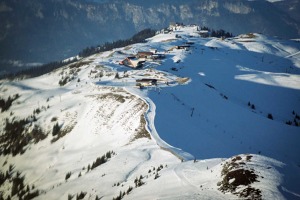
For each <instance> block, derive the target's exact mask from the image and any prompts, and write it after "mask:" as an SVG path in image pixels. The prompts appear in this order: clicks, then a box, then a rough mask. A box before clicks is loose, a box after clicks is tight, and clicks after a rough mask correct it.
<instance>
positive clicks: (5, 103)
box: [0, 94, 20, 112]
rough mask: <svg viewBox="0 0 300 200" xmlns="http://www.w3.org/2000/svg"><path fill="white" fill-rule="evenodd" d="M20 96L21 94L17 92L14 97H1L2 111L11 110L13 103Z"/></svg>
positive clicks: (0, 106) (0, 105)
mask: <svg viewBox="0 0 300 200" xmlns="http://www.w3.org/2000/svg"><path fill="white" fill-rule="evenodd" d="M19 97H20V95H19V94H15V95H14V96H13V97H11V96H9V97H8V99H7V100H5V99H2V98H0V108H1V112H4V111H6V110H9V108H10V106H11V105H12V103H13V102H14V101H15V100H16V99H18V98H19Z"/></svg>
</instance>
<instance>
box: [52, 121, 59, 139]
mask: <svg viewBox="0 0 300 200" xmlns="http://www.w3.org/2000/svg"><path fill="white" fill-rule="evenodd" d="M59 131H60V126H59V125H58V122H56V124H55V125H54V126H53V128H52V135H53V136H56V135H57V134H58V133H59Z"/></svg>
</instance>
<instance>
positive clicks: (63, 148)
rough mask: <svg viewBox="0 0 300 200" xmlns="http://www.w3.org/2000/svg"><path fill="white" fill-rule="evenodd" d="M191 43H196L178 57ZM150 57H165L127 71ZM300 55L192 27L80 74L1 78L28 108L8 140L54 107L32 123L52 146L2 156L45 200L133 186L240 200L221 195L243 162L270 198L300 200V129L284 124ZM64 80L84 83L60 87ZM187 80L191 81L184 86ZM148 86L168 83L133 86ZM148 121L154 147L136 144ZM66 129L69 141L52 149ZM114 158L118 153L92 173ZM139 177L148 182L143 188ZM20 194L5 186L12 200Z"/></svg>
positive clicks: (293, 45) (170, 195)
mask: <svg viewBox="0 0 300 200" xmlns="http://www.w3.org/2000/svg"><path fill="white" fill-rule="evenodd" d="M176 36H177V37H176ZM178 36H180V37H178ZM186 42H193V43H194V44H193V45H191V48H190V49H188V50H177V49H174V48H173V47H174V46H176V45H183V44H185V43H186ZM150 48H154V49H157V50H158V51H159V52H165V53H166V58H165V59H163V60H161V61H147V62H146V64H145V67H144V68H143V69H138V70H132V69H130V68H127V67H125V66H120V65H119V64H118V63H119V61H120V60H123V59H124V58H125V57H126V56H129V55H131V54H134V53H137V52H138V51H148V50H149V49H150ZM299 51H300V44H299V43H298V42H297V41H284V40H279V39H276V38H269V37H266V36H264V35H260V34H253V35H252V34H251V37H249V35H248V36H247V35H241V36H238V37H235V38H231V39H225V40H221V39H218V38H201V37H199V36H198V32H197V29H196V28H195V27H194V26H188V27H181V28H179V29H178V30H177V31H173V32H171V33H168V34H159V35H156V36H154V37H153V38H150V39H148V40H147V43H141V44H134V45H131V46H129V47H124V48H119V49H114V50H112V51H108V52H104V53H100V54H96V55H93V56H90V57H88V58H84V59H83V60H81V61H79V62H81V63H83V64H82V65H81V66H80V67H79V68H75V70H77V69H78V70H77V71H76V72H72V73H71V71H72V70H74V69H73V68H72V69H71V68H70V65H68V66H65V67H63V68H60V69H57V70H56V71H54V72H52V73H49V74H45V75H43V76H40V77H37V78H31V79H26V80H14V81H6V80H2V81H1V82H0V91H1V96H0V97H1V98H3V99H7V98H8V97H9V96H12V95H14V94H17V93H18V94H19V95H20V98H18V99H17V100H16V101H14V102H13V104H12V106H11V108H10V109H9V110H8V111H5V112H2V113H1V117H0V118H1V124H2V125H3V126H2V125H1V126H2V127H1V128H0V130H1V133H2V134H3V131H4V124H5V119H6V118H8V119H12V118H13V117H15V118H17V119H23V118H26V117H28V116H30V115H32V113H33V110H34V109H36V108H41V107H43V106H44V108H45V109H44V110H43V109H42V111H41V113H40V114H38V115H37V121H36V122H33V124H36V125H38V126H40V127H41V128H42V130H43V131H44V132H45V133H48V136H47V138H46V139H44V140H42V141H40V142H38V143H37V144H34V143H33V142H31V143H30V144H29V145H27V146H26V151H25V153H24V154H18V155H16V156H12V155H11V154H10V155H1V156H0V165H1V166H2V167H1V170H2V172H5V170H7V169H8V168H9V164H12V165H14V166H15V170H16V171H20V172H22V175H25V182H26V184H28V185H33V184H34V185H35V187H36V188H37V189H38V190H40V191H41V193H40V195H39V196H38V197H36V199H68V195H75V197H74V199H75V198H76V194H79V193H80V192H81V191H83V192H86V195H85V197H84V199H95V197H96V196H98V197H99V198H101V199H113V198H116V197H117V196H118V195H119V193H120V191H122V192H123V191H125V192H126V191H127V189H128V188H129V186H131V187H133V190H132V191H131V192H130V193H129V194H126V195H125V196H124V197H123V198H124V199H236V198H239V197H238V196H236V195H234V194H231V193H222V192H221V191H220V190H218V188H219V187H218V182H220V181H222V176H221V171H222V167H223V166H224V163H226V162H227V161H229V160H230V158H231V157H233V156H236V155H252V156H253V158H252V160H251V162H249V163H246V165H245V167H246V168H247V169H253V170H254V171H255V172H256V173H258V175H259V179H258V180H259V182H254V183H252V184H251V186H252V187H254V188H258V189H260V190H261V192H262V198H263V199H299V196H300V187H299V185H300V147H299V141H300V128H299V126H298V127H297V126H294V125H287V124H286V122H287V121H292V122H293V120H294V116H295V115H294V114H293V112H294V113H297V114H298V113H299V114H300V58H299V56H298V57H297V56H290V55H294V54H296V53H297V52H299ZM178 60H180V62H178V63H176V61H178ZM100 72H101V73H102V77H99V76H97V74H99V73H100ZM116 72H118V73H119V75H120V77H121V78H120V79H115V78H114V77H115V73H116ZM66 74H71V75H70V76H74V77H75V78H74V80H72V81H70V82H68V83H67V84H66V85H64V86H59V84H58V82H59V80H60V79H61V77H63V76H66ZM125 74H127V76H124V75H125ZM184 77H187V78H188V81H187V82H185V83H178V82H177V81H176V80H178V78H184ZM141 78H155V79H158V85H157V86H151V87H148V88H145V89H139V88H137V87H135V81H136V79H141ZM166 83H168V84H166ZM248 102H250V103H251V104H254V105H255V109H251V108H250V106H248ZM48 106H49V107H48ZM47 107H48V108H47ZM268 114H272V116H273V120H271V119H268V117H267V115H268ZM299 114H298V115H299ZM54 117H56V118H57V120H56V121H53V120H52V119H53V118H54ZM142 117H144V119H145V121H146V124H145V128H146V130H147V131H148V132H149V133H150V135H151V139H150V138H146V137H142V138H136V134H137V132H139V129H140V128H141V124H142V121H143V120H141V118H142ZM56 122H58V123H59V124H60V125H61V126H62V128H64V129H68V128H69V129H70V131H69V132H68V133H67V134H66V135H65V136H64V137H62V138H61V139H59V140H58V141H56V142H51V140H52V139H53V136H52V127H53V125H54V124H55V123H56ZM299 122H300V120H299ZM108 151H114V152H115V153H116V155H113V156H112V158H111V159H109V160H108V161H107V162H106V163H104V164H102V165H100V166H98V167H97V168H95V169H93V170H91V171H89V172H87V166H88V165H89V164H90V165H91V164H92V163H93V162H94V161H95V160H96V158H97V157H101V156H102V155H103V154H105V153H106V152H108ZM195 161H196V162H195ZM160 166H163V168H162V169H161V170H160V171H159V172H158V174H159V178H157V179H155V178H154V177H155V174H153V172H155V171H156V170H157V168H158V167H160ZM68 172H71V177H70V178H69V179H68V180H65V176H66V174H67V173H68ZM79 173H80V174H81V176H80V177H78V175H79ZM140 176H143V177H144V178H143V181H144V183H145V184H144V185H142V186H141V187H135V183H134V180H135V179H136V178H137V177H140ZM261 177H264V178H261ZM231 181H234V180H231ZM10 187H11V185H10V184H9V183H7V182H5V183H3V184H2V185H1V186H0V191H1V192H2V193H3V195H4V197H7V196H8V195H10V193H9V191H10V190H9V188H10ZM242 189H243V187H241V188H240V190H242ZM13 198H14V199H17V197H16V196H14V197H13Z"/></svg>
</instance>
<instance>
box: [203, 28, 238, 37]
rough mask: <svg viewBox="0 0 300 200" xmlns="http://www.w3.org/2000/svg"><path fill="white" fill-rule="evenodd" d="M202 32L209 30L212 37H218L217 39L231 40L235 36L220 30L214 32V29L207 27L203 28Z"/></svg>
mask: <svg viewBox="0 0 300 200" xmlns="http://www.w3.org/2000/svg"><path fill="white" fill-rule="evenodd" d="M201 30H207V31H208V32H209V33H210V34H209V35H210V37H217V38H221V37H224V38H230V37H233V34H232V33H230V32H227V31H225V30H223V29H219V30H214V29H210V28H208V27H206V26H203V27H201Z"/></svg>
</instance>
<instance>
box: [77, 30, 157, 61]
mask: <svg viewBox="0 0 300 200" xmlns="http://www.w3.org/2000/svg"><path fill="white" fill-rule="evenodd" d="M155 33H156V31H155V30H152V29H144V30H142V31H140V32H138V33H137V34H135V35H134V36H132V37H131V38H129V39H126V40H117V41H114V42H106V43H105V44H103V45H99V46H96V47H93V46H92V47H87V48H85V49H83V50H82V51H80V52H79V56H80V57H88V56H90V55H93V54H96V53H100V52H104V51H109V50H112V49H114V48H120V47H124V46H128V45H131V44H135V43H142V42H145V39H147V38H150V37H153V36H154V35H155Z"/></svg>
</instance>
